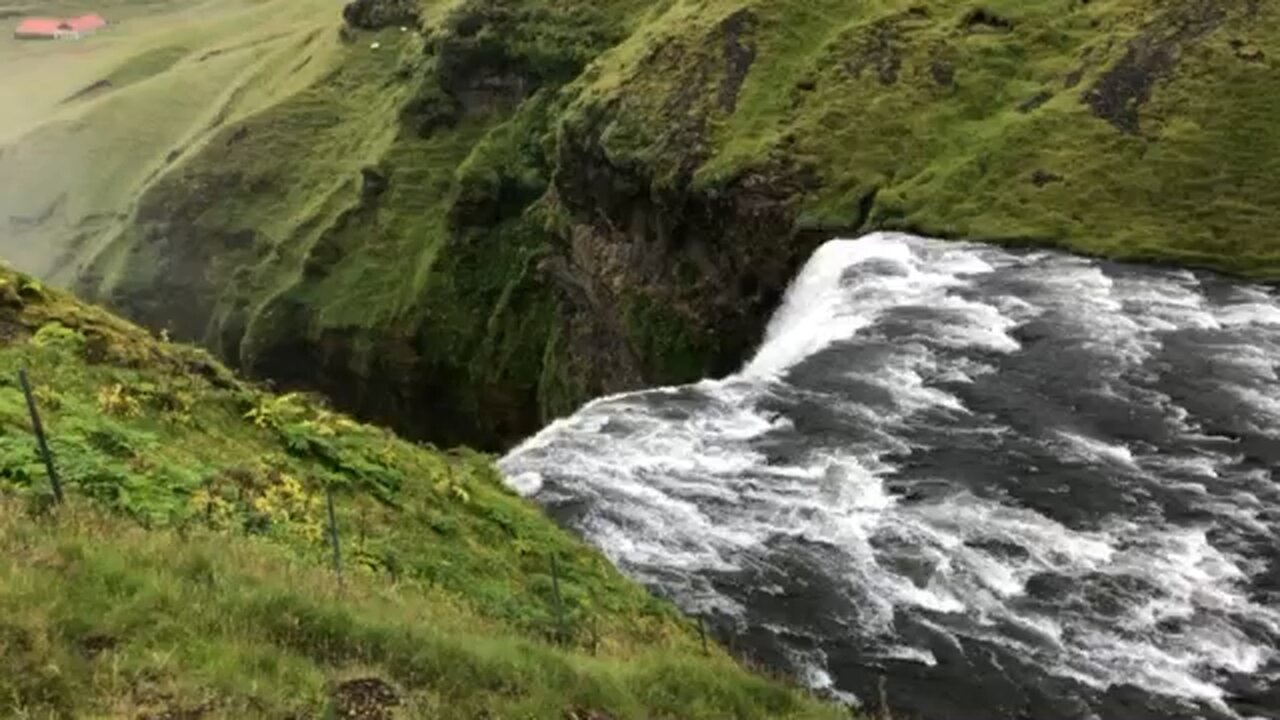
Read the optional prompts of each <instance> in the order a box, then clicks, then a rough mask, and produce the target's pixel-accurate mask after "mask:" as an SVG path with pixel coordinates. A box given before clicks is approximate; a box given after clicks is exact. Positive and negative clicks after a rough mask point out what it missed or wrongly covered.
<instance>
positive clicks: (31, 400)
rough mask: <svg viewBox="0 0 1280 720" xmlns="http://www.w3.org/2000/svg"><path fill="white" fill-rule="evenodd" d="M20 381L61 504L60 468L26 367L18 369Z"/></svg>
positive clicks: (33, 426) (45, 464)
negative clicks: (50, 445) (45, 431)
mask: <svg viewBox="0 0 1280 720" xmlns="http://www.w3.org/2000/svg"><path fill="white" fill-rule="evenodd" d="M18 383H19V384H20V385H22V394H23V395H24V396H26V398H27V412H29V413H30V414H31V429H32V430H34V431H35V434H36V446H37V447H38V448H39V450H40V459H41V460H43V461H44V469H45V472H47V473H49V484H51V485H53V499H54V501H55V502H57V503H58V504H59V505H61V504H62V481H61V480H59V479H58V470H57V468H56V467H54V465H53V453H52V452H50V451H49V443H48V442H47V441H46V440H45V437H44V425H42V424H41V423H40V410H39V409H38V408H36V398H35V395H34V394H33V393H32V392H31V383H30V382H28V380H27V369H26V368H19V369H18Z"/></svg>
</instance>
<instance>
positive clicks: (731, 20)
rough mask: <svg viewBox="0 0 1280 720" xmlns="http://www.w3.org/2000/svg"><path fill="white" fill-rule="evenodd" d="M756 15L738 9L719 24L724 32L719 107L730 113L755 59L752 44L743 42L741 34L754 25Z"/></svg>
mask: <svg viewBox="0 0 1280 720" xmlns="http://www.w3.org/2000/svg"><path fill="white" fill-rule="evenodd" d="M755 24H756V17H755V15H753V14H752V13H751V11H750V10H739V11H738V12H736V13H734V14H732V15H730V16H729V17H727V18H725V20H724V22H722V23H721V24H720V29H721V31H722V32H723V33H724V62H725V72H724V79H723V80H721V82H720V108H721V109H722V110H724V111H725V112H728V113H731V112H733V111H734V108H736V107H737V106H738V93H739V92H741V91H742V83H743V82H745V81H746V79H747V73H748V72H749V71H750V70H751V65H752V63H754V62H755V60H756V49H755V46H754V45H751V44H750V43H748V42H744V40H743V37H742V36H743V35H745V34H747V33H749V32H751V30H752V29H753V28H754V27H755Z"/></svg>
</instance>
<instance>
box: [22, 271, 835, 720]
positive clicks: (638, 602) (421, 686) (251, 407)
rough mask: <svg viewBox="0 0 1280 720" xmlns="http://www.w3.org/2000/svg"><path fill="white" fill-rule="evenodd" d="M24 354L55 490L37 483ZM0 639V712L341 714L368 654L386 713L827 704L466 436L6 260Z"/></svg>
mask: <svg viewBox="0 0 1280 720" xmlns="http://www.w3.org/2000/svg"><path fill="white" fill-rule="evenodd" d="M23 366H25V367H27V368H29V370H30V375H31V379H32V381H33V383H34V385H35V388H36V392H35V395H36V398H37V401H38V404H39V406H40V408H41V410H42V413H43V419H44V425H45V428H46V432H47V433H48V436H49V438H50V443H51V446H52V449H53V452H54V454H55V460H56V464H57V466H58V468H59V469H60V471H61V476H62V478H63V483H64V487H65V492H66V494H67V496H68V498H69V504H68V505H66V506H62V507H57V508H55V507H52V506H51V504H50V499H49V490H48V484H47V480H46V477H45V475H44V468H43V465H42V464H41V463H40V461H39V458H38V457H37V454H36V450H35V447H36V446H35V442H34V438H33V437H32V434H31V431H30V425H29V423H28V418H27V414H26V406H25V401H24V398H23V395H22V393H21V392H20V390H19V388H18V387H17V382H16V379H17V370H18V368H19V367H23ZM326 488H329V489H332V490H333V492H334V497H335V504H336V508H337V519H338V524H339V527H340V530H341V539H342V543H343V544H342V548H343V557H344V569H345V578H346V584H345V588H344V589H342V590H340V589H339V587H338V585H337V581H336V579H335V578H334V577H333V576H332V575H331V574H330V572H329V570H328V569H327V568H328V563H329V559H330V556H329V552H330V551H329V548H328V545H327V543H326V540H325V537H324V532H325V527H326V516H325V502H324V492H325V489H326ZM552 555H554V556H555V557H556V558H557V559H558V561H559V564H558V567H559V578H558V582H559V587H560V593H561V595H562V597H563V606H564V614H563V617H562V618H561V617H558V616H557V614H556V611H555V607H556V601H555V598H554V595H553V578H552V577H551V569H550V558H551V556H552ZM552 638H555V639H558V640H559V642H555V643H552V642H550V640H551V639H552ZM0 664H3V666H4V667H5V670H6V671H5V673H3V676H0V714H2V715H5V716H6V717H8V716H14V717H88V716H93V717H97V716H104V717H105V716H112V717H115V716H129V717H140V716H144V715H146V716H158V715H160V714H165V713H168V714H169V715H175V714H183V713H196V714H199V715H200V716H201V717H215V718H216V717H225V718H242V717H270V718H286V717H297V716H299V715H306V716H317V715H319V714H321V713H333V712H337V713H338V714H342V713H343V712H346V711H345V710H344V709H343V708H346V707H350V705H344V703H349V702H351V700H352V699H351V698H350V697H348V696H347V695H348V694H349V693H351V692H354V690H353V686H351V685H348V684H347V683H348V681H351V680H354V679H358V678H370V677H372V678H376V679H377V680H378V681H379V682H380V683H385V684H386V688H387V689H388V690H389V691H391V692H392V693H393V695H394V697H395V698H396V700H397V704H396V706H395V707H397V708H399V711H400V712H403V713H404V715H403V716H404V717H411V716H412V717H418V716H423V715H430V716H432V717H441V718H473V717H475V716H476V715H477V714H480V715H489V716H493V717H531V718H548V719H555V720H560V719H561V718H563V717H565V714H566V713H567V712H570V711H576V712H588V711H596V712H606V713H608V714H609V715H610V716H611V717H617V718H620V719H621V718H649V717H657V716H673V715H679V716H680V717H689V718H708V719H710V718H724V717H736V718H743V719H744V720H745V719H747V718H760V719H761V720H763V719H764V718H770V717H777V718H786V717H793V718H801V717H806V718H834V717H838V716H839V714H838V711H837V710H836V709H834V708H831V707H827V706H823V705H820V704H818V703H815V702H813V701H812V700H810V699H808V698H806V697H805V696H804V695H803V694H802V693H798V692H796V691H794V690H791V689H788V688H786V687H784V686H782V685H780V684H778V683H775V682H772V681H767V680H762V679H759V678H754V677H752V676H750V675H748V674H747V673H746V672H745V671H743V670H742V669H740V668H739V667H738V666H737V665H736V664H735V663H734V662H733V661H732V660H730V659H729V658H728V657H727V656H726V655H724V654H723V653H722V652H720V651H719V650H713V651H712V652H711V653H710V654H708V655H704V654H703V653H702V651H701V648H700V645H699V642H698V640H697V635H696V633H695V632H694V631H693V628H692V626H691V625H690V624H689V623H688V622H687V621H684V620H682V619H681V618H680V617H679V616H678V615H677V614H676V613H675V612H674V611H673V610H672V609H671V608H670V607H669V606H668V605H666V604H665V603H662V602H659V601H657V600H655V599H654V598H652V597H651V596H649V595H647V594H646V593H645V592H644V591H643V590H642V589H640V588H639V587H637V586H635V585H633V584H631V583H629V582H628V581H626V580H625V579H623V578H622V577H621V576H620V575H619V574H618V573H617V572H616V571H615V570H614V569H613V568H612V567H611V566H609V564H608V563H607V562H606V561H605V560H604V559H603V558H602V557H600V556H599V555H598V554H596V553H595V552H593V551H591V550H589V549H588V548H586V547H585V546H584V545H583V544H582V543H580V542H578V541H576V540H574V539H573V538H571V537H570V536H568V535H567V534H566V533H564V532H562V531H560V530H559V529H557V528H556V527H555V525H554V524H553V523H552V522H551V521H550V520H548V519H547V518H545V517H544V516H542V515H541V514H540V513H539V511H538V510H537V509H536V508H535V507H534V506H532V505H531V504H529V503H527V502H525V501H523V500H521V499H520V498H518V497H516V496H514V495H513V494H512V493H510V492H509V491H507V490H506V489H505V487H504V486H503V485H502V483H501V481H500V479H499V477H498V475H497V473H496V470H495V469H494V468H493V467H492V466H491V465H490V463H489V460H488V458H486V457H484V456H480V455H477V454H474V453H471V452H466V451H454V452H440V451H438V450H435V449H434V448H431V447H422V446H417V445H413V444H410V443H407V442H404V441H402V440H400V439H398V438H396V437H395V436H393V435H391V434H390V433H388V432H386V431H383V430H378V429H375V428H372V427H368V426H364V425H360V424H358V423H355V422H353V421H352V420H350V419H349V418H347V417H346V416H343V415H340V414H338V413H335V412H332V411H330V410H328V409H327V408H325V407H324V406H323V405H321V404H318V403H317V402H316V401H315V400H314V399H312V398H310V397H307V396H301V395H284V396H280V395H272V394H270V393H267V392H264V391H263V390H261V389H260V388H257V387H254V386H252V385H248V384H245V383H243V382H242V381H240V380H238V379H237V378H236V377H235V376H234V375H232V374H231V373H230V372H228V371H227V370H226V369H225V368H223V367H221V366H220V365H218V364H217V363H216V362H215V361H213V360H212V359H211V358H210V357H209V356H208V355H207V354H206V353H204V352H202V351H198V350H195V349H193V348H190V347H186V346H183V345H176V344H171V343H168V342H161V341H158V340H155V339H153V338H152V337H151V336H150V335H149V334H148V333H146V332H145V331H143V330H141V329H139V328H137V327H135V326H132V325H129V324H127V323H125V322H122V321H120V320H118V319H116V318H114V317H112V316H110V315H108V314H107V313H105V312H103V311H101V310H98V309H96V308H92V307H88V306H85V305H81V304H79V303H77V302H75V301H74V300H72V299H71V298H69V297H68V296H66V295H63V294H61V293H58V292H53V291H50V290H47V289H45V288H43V287H41V286H40V284H39V283H37V282H35V281H33V280H31V279H29V278H26V277H24V276H20V275H17V274H14V273H12V272H9V271H0ZM376 684H377V683H375V685H376ZM388 712H390V711H389V710H388ZM400 716H401V715H396V717H400ZM377 717H384V716H383V715H378V716H377ZM386 717H391V715H389V714H388V715H386Z"/></svg>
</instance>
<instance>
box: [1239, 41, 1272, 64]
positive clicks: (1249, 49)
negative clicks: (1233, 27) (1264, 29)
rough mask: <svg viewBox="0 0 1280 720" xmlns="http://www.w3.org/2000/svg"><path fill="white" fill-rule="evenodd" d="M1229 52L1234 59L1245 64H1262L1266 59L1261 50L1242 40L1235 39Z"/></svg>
mask: <svg viewBox="0 0 1280 720" xmlns="http://www.w3.org/2000/svg"><path fill="white" fill-rule="evenodd" d="M1231 51H1232V52H1234V53H1235V55H1236V57H1238V58H1240V59H1241V60H1244V61H1245V62H1258V63H1260V62H1262V61H1264V60H1266V59H1267V54H1266V53H1264V52H1262V49H1261V48H1259V47H1256V46H1254V45H1250V44H1248V43H1246V42H1245V41H1243V40H1240V39H1238V38H1237V39H1235V40H1232V41H1231Z"/></svg>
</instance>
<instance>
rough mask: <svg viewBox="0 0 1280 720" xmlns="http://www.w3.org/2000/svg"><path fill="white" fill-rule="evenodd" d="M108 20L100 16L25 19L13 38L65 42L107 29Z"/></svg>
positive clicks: (15, 29) (20, 23)
mask: <svg viewBox="0 0 1280 720" xmlns="http://www.w3.org/2000/svg"><path fill="white" fill-rule="evenodd" d="M106 25H107V21H106V18H104V17H102V16H101V15H98V14H89V15H81V16H79V17H73V18H65V19H64V18H43V17H31V18H24V19H23V20H22V21H21V22H19V23H18V27H16V28H14V31H13V36H14V37H15V38H18V39H19V40H64V39H72V40H74V39H76V38H80V37H83V36H85V35H89V34H91V33H94V32H96V31H98V30H99V29H101V28H103V27H106Z"/></svg>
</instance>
